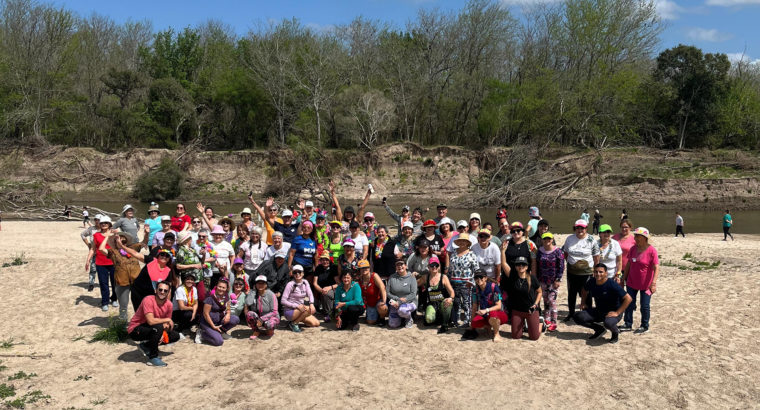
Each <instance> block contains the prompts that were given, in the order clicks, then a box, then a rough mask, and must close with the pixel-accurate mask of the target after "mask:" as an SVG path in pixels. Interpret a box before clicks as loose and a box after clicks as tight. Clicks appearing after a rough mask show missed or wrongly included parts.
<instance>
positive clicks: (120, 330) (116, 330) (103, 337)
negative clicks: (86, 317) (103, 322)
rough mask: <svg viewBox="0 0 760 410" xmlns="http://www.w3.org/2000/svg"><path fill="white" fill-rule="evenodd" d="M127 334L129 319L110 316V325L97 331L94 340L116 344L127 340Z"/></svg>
mask: <svg viewBox="0 0 760 410" xmlns="http://www.w3.org/2000/svg"><path fill="white" fill-rule="evenodd" d="M127 336H128V335H127V321H126V320H122V319H119V318H118V316H111V317H109V318H108V327H107V328H105V329H101V330H98V331H97V332H95V334H94V335H93V336H92V341H93V342H105V343H108V344H114V343H121V342H123V341H125V340H127Z"/></svg>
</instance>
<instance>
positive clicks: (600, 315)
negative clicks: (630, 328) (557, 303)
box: [573, 263, 633, 343]
mask: <svg viewBox="0 0 760 410" xmlns="http://www.w3.org/2000/svg"><path fill="white" fill-rule="evenodd" d="M582 294H583V297H582V298H581V300H582V301H585V300H586V295H591V298H592V299H593V302H594V304H595V305H596V306H595V307H591V306H586V305H585V304H584V303H583V302H581V311H580V312H577V313H576V314H575V316H574V317H573V318H574V319H575V322H576V323H578V324H579V325H581V326H584V327H587V328H589V329H593V330H594V334H593V335H591V336H590V337H589V339H596V338H598V337H599V336H601V335H603V334H605V333H606V332H607V329H609V330H610V332H612V336H611V337H610V343H617V342H618V335H619V334H620V330H619V329H618V326H617V324H618V322H620V319H622V318H623V313H624V312H625V309H626V308H627V307H628V305H630V304H631V301H632V300H633V299H631V295H629V294H628V293H626V291H625V290H623V288H622V287H621V286H620V285H618V284H617V283H616V282H615V280H614V279H611V278H608V277H607V265H605V264H603V263H597V264H596V265H594V280H590V281H588V282H586V285H585V287H584V289H583V291H582ZM597 322H602V323H603V324H604V326H602V325H600V324H599V323H597Z"/></svg>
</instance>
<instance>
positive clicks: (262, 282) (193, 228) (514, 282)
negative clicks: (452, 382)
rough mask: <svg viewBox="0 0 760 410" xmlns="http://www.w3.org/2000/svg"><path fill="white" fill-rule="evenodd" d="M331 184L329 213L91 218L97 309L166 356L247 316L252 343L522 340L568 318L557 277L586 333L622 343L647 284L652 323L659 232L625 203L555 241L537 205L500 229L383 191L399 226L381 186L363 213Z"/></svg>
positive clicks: (263, 210) (150, 351) (218, 337)
mask: <svg viewBox="0 0 760 410" xmlns="http://www.w3.org/2000/svg"><path fill="white" fill-rule="evenodd" d="M330 194H331V196H332V198H331V199H332V203H331V204H328V207H325V208H326V209H330V208H331V209H330V212H329V213H328V212H327V211H326V210H325V209H320V208H317V207H315V205H314V203H313V202H311V201H304V200H300V201H298V202H297V203H296V204H294V205H293V206H278V205H277V204H276V203H275V201H274V200H273V199H272V198H268V199H266V200H265V201H264V202H263V203H262V204H260V203H258V202H257V201H256V200H255V199H254V197H253V196H252V195H249V197H248V200H249V202H250V204H251V207H252V208H253V210H252V209H251V208H248V207H246V208H244V209H243V210H242V212H241V213H240V218H239V219H237V218H235V219H233V218H232V217H230V216H224V217H219V216H217V215H216V214H215V213H214V210H213V208H211V207H209V206H204V205H203V204H201V203H198V204H197V205H196V209H197V211H198V213H197V214H195V215H190V214H188V213H187V209H186V207H185V205H184V204H182V203H180V204H177V206H176V209H175V211H174V212H173V213H171V214H163V215H162V214H161V211H160V209H159V205H158V204H155V203H152V204H151V206H150V208H149V210H148V216H147V218H146V219H145V220H143V221H141V220H139V219H138V218H137V217H136V216H135V209H134V208H133V207H132V206H131V205H125V206H124V208H123V210H122V213H121V215H120V216H119V218H117V219H116V221H113V220H112V219H111V218H110V217H109V216H105V215H100V214H99V215H94V216H93V219H94V224H93V225H92V226H89V227H86V228H85V230H84V231H83V232H82V239H83V240H84V242H85V243H86V244H87V245H88V248H89V254H88V255H87V259H86V263H85V270H86V272H87V273H88V275H89V290H90V291H92V290H93V289H94V287H95V282H96V279H97V284H98V286H99V290H100V301H101V308H102V309H103V310H104V311H108V309H109V306H110V307H114V308H116V307H118V308H119V317H120V318H121V319H123V320H124V321H128V325H127V330H128V333H129V336H130V337H131V338H132V339H133V340H135V341H139V342H140V345H139V346H140V350H141V351H142V352H143V353H144V354H145V355H146V357H147V358H148V363H149V364H152V365H156V366H165V365H166V363H164V362H163V361H162V360H161V359H160V358H159V357H158V346H159V345H161V344H167V343H173V342H175V341H177V340H181V339H184V338H185V337H190V336H193V337H194V341H195V342H196V343H205V344H208V345H212V346H221V345H223V344H224V341H225V340H226V339H228V338H230V337H231V336H230V330H231V329H232V328H234V327H235V326H238V325H241V324H242V325H247V326H248V327H250V328H251V330H252V334H251V335H250V339H251V340H258V339H262V338H271V337H273V336H274V334H275V332H276V331H277V330H278V329H289V330H290V331H292V332H296V333H299V332H302V330H303V328H313V327H318V326H331V327H334V328H335V329H336V330H347V331H358V330H359V329H360V326H361V325H362V324H366V325H369V326H381V327H382V326H387V327H389V328H411V327H414V326H415V323H419V326H434V327H437V328H438V333H445V332H448V331H449V330H450V329H453V328H461V329H462V331H463V334H462V337H463V338H464V339H477V338H479V337H481V334H482V333H479V329H485V330H484V331H485V333H486V334H487V335H488V337H489V338H490V339H491V340H493V341H498V340H499V339H500V332H499V329H500V327H501V326H502V325H507V324H508V325H509V326H510V328H511V331H510V335H511V337H512V338H514V339H522V338H523V335H524V333H527V335H528V339H530V340H538V339H539V338H540V337H541V335H542V334H543V333H544V332H556V331H557V330H558V328H557V322H558V320H559V318H558V309H557V293H558V289H559V288H560V287H561V286H562V283H563V277H565V278H566V280H565V281H564V282H565V283H566V286H567V287H568V292H567V293H568V300H567V302H568V310H569V312H568V315H567V316H566V317H565V318H564V320H565V321H570V320H574V321H575V322H576V323H578V324H580V325H582V326H586V327H589V328H591V329H592V330H594V333H593V335H592V336H591V338H598V337H599V336H601V334H602V333H604V332H606V331H607V330H609V331H610V332H611V333H612V336H611V338H610V339H609V341H610V342H612V343H615V342H617V341H618V335H619V332H621V331H625V330H631V329H632V328H633V315H634V311H635V309H636V307H637V304H636V302H637V296H638V302H639V306H640V310H641V319H640V327H638V329H637V330H636V332H637V333H644V332H646V331H648V329H649V319H650V302H651V298H652V294H653V293H654V292H656V289H657V278H658V275H659V260H658V255H657V251H656V249H655V248H654V247H653V246H652V245H650V244H649V237H650V235H649V231H648V230H647V229H646V228H643V227H638V228H635V229H633V225H632V223H631V221H630V220H629V219H627V215H626V218H624V219H622V220H621V221H620V224H619V228H620V229H619V232H617V233H614V232H613V228H612V227H611V226H610V225H608V224H598V226H597V225H594V227H595V229H596V230H598V233H599V237H598V238H594V237H593V236H592V235H591V234H589V232H588V225H589V219H590V218H589V216H588V214H586V218H581V219H578V220H577V221H575V223H574V224H573V226H572V228H573V234H571V235H569V236H567V237H566V238H564V239H561V238H559V237H558V236H557V235H554V234H553V233H552V232H551V230H550V225H549V222H548V221H547V220H546V219H544V218H543V217H541V214H540V212H539V209H538V208H537V207H531V208H530V209H529V212H528V215H527V220H526V223H525V224H523V223H521V222H519V221H517V220H516V218H514V217H510V216H508V214H507V210H506V208H504V207H502V208H500V209H499V210H498V211H497V213H496V218H495V220H494V223H495V225H494V224H493V223H491V222H489V221H486V220H483V219H482V218H481V216H480V214H478V213H472V214H471V215H470V217H469V220H460V221H457V222H455V221H454V220H452V219H450V218H449V217H448V216H447V213H448V208H447V206H446V204H439V205H438V206H437V207H436V214H437V215H436V217H435V218H432V219H425V217H424V215H425V213H426V212H427V211H428V210H427V209H422V208H415V209H410V207H408V206H404V207H403V208H401V213H400V214H397V213H395V211H394V210H393V209H392V208H391V207H390V205H389V204H388V203H387V200H386V198H383V201H382V205H383V208H384V209H385V211H386V212H387V213H388V215H389V216H390V217H391V218H392V219H393V220H394V221H395V222H396V223H397V224H398V225H397V227H394V230H395V231H397V233H396V234H394V233H393V232H392V230H391V229H389V228H388V227H387V226H385V225H381V224H379V223H378V222H377V221H376V218H375V215H374V214H373V213H372V212H371V211H368V210H367V204H368V202H369V199H370V196H371V194H372V190H368V192H367V195H366V196H365V199H364V202H363V203H362V204H361V205H360V206H359V207H358V209H354V207H352V206H346V207H345V208H343V207H341V204H340V201H339V200H338V197H337V195H336V193H335V187H334V185H333V184H330ZM253 212H256V213H257V214H258V216H259V217H260V219H259V220H260V223H259V224H256V222H254V219H253V218H252V216H253ZM596 213H597V214H598V212H596ZM599 216H601V215H599ZM594 220H595V221H597V222H598V219H597V218H595V219H594ZM85 226H86V224H85ZM494 226H496V227H497V228H496V229H494V228H493V227H494ZM140 236H142V237H140ZM559 242H563V243H561V244H560V243H559ZM129 303H131V304H132V308H133V310H134V312H135V314H134V315H133V316H132V317H131V319H130V318H128V311H127V306H128V305H129ZM128 319H129V320H128ZM621 320H623V324H622V325H620V326H618V323H619V322H620V321H621ZM481 332H482V331H481Z"/></svg>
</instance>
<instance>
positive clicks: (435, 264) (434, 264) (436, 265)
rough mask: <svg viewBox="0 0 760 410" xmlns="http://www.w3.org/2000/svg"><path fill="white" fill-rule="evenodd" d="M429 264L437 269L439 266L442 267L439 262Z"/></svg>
mask: <svg viewBox="0 0 760 410" xmlns="http://www.w3.org/2000/svg"><path fill="white" fill-rule="evenodd" d="M428 266H429V267H431V268H436V269H438V268H439V267H440V265H439V264H437V263H431V264H430V265H428Z"/></svg>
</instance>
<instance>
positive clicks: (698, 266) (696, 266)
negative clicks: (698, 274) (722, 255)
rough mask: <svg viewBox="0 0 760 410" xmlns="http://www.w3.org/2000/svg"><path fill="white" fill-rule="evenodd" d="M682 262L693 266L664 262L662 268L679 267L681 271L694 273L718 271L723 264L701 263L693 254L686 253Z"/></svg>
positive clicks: (718, 262) (716, 262)
mask: <svg viewBox="0 0 760 410" xmlns="http://www.w3.org/2000/svg"><path fill="white" fill-rule="evenodd" d="M681 260H684V261H686V262H689V263H691V264H692V265H678V264H675V263H671V262H667V261H666V262H663V263H662V266H671V267H677V268H678V269H679V270H693V271H702V270H713V269H718V267H719V266H720V264H721V262H720V261H719V260H718V261H714V262H708V261H700V260H698V259H696V258H695V257H694V255H692V254H691V253H688V252H687V253H685V254H684V255H683V257H682V258H681Z"/></svg>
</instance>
